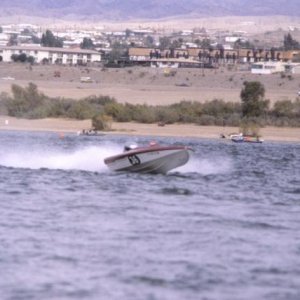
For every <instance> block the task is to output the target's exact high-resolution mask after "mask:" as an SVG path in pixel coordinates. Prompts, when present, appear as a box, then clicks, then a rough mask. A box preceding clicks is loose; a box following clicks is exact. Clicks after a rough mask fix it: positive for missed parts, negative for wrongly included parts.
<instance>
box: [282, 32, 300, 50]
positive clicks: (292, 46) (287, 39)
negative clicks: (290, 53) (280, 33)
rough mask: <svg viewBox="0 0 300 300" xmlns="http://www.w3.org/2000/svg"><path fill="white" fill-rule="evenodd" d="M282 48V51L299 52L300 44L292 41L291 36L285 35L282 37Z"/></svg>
mask: <svg viewBox="0 0 300 300" xmlns="http://www.w3.org/2000/svg"><path fill="white" fill-rule="evenodd" d="M283 47H284V50H299V49H300V43H299V42H297V41H296V40H294V39H293V38H292V35H291V34H290V33H288V34H287V35H285V36H284V40H283Z"/></svg>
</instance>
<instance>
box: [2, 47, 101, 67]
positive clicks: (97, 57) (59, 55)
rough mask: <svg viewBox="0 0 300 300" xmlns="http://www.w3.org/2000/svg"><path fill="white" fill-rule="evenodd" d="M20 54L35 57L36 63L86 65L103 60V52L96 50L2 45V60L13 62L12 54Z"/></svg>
mask: <svg viewBox="0 0 300 300" xmlns="http://www.w3.org/2000/svg"><path fill="white" fill-rule="evenodd" d="M20 54H26V56H27V57H33V58H34V62H35V63H49V64H64V65H66V64H67V65H86V64H88V63H92V62H100V61H101V54H100V53H99V52H97V51H95V50H87V49H65V48H54V47H40V46H38V45H37V46H30V47H26V46H10V47H0V61H3V62H12V61H13V60H12V56H13V55H20Z"/></svg>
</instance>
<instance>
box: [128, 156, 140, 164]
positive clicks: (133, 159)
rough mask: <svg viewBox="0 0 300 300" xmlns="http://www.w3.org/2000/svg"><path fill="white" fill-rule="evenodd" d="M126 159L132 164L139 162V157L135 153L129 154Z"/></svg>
mask: <svg viewBox="0 0 300 300" xmlns="http://www.w3.org/2000/svg"><path fill="white" fill-rule="evenodd" d="M128 160H129V161H130V163H131V164H132V165H133V166H135V165H139V164H140V163H141V161H140V159H139V158H138V157H137V156H136V155H129V156H128Z"/></svg>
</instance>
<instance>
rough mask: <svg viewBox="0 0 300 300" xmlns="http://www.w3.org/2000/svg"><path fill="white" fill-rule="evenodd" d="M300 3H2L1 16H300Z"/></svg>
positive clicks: (216, 0)
mask: <svg viewBox="0 0 300 300" xmlns="http://www.w3.org/2000/svg"><path fill="white" fill-rule="evenodd" d="M299 5H300V4H299V0H276V1H274V0H251V1H249V0H188V1H186V0H185V1H184V0H26V1H24V0H1V10H0V15H2V16H9V15H16V14H19V15H20V14H22V15H30V16H39V17H59V18H64V17H67V16H68V15H69V16H81V17H91V16H93V17H99V19H105V20H122V19H124V20H125V19H127V20H128V19H137V18H147V19H156V18H164V17H172V16H180V15H181V16H184V15H193V16H201V17H209V16H228V15H230V16H250V15H251V16H266V15H285V16H298V17H299V16H300V8H299V7H300V6H299Z"/></svg>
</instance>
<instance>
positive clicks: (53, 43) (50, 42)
mask: <svg viewBox="0 0 300 300" xmlns="http://www.w3.org/2000/svg"><path fill="white" fill-rule="evenodd" d="M41 44H42V46H44V47H59V48H62V46H63V41H62V40H61V39H60V38H58V37H55V36H54V34H53V33H52V31H51V30H46V32H45V33H43V35H42V39H41Z"/></svg>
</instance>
